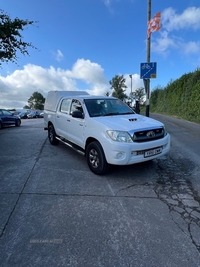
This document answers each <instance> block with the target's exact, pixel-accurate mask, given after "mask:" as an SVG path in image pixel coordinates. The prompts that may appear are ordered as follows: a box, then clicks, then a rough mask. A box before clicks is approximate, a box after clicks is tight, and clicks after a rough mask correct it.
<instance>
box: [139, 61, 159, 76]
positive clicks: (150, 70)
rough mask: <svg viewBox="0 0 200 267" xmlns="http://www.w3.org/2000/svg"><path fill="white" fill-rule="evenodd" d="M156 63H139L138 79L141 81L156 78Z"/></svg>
mask: <svg viewBox="0 0 200 267" xmlns="http://www.w3.org/2000/svg"><path fill="white" fill-rule="evenodd" d="M156 68H157V63H156V62H145V63H140V78H141V79H150V78H156Z"/></svg>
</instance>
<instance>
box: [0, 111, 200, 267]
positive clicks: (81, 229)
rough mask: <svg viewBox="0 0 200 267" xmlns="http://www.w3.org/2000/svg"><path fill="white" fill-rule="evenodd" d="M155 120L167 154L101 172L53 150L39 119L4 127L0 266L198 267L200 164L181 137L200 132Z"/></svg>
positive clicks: (1, 133)
mask: <svg viewBox="0 0 200 267" xmlns="http://www.w3.org/2000/svg"><path fill="white" fill-rule="evenodd" d="M155 116H156V117H157V118H159V119H160V120H165V121H166V122H167V124H168V125H167V126H168V130H169V132H170V133H171V138H172V148H171V152H170V153H169V155H168V156H165V157H162V158H160V159H158V160H154V161H151V162H146V163H142V164H137V165H132V166H125V167H113V168H112V171H111V172H110V173H109V174H107V175H105V176H96V175H95V174H93V173H91V171H90V170H89V168H88V167H87V163H86V160H85V158H84V157H83V156H81V155H79V154H77V153H76V152H74V151H73V150H71V149H70V148H68V147H66V146H64V145H63V144H60V145H59V146H56V147H55V146H51V145H50V144H49V142H48V140H47V132H46V131H44V130H43V119H33V120H23V121H22V125H21V127H19V128H17V127H8V128H5V129H2V130H1V131H0V214H1V216H0V266H1V267H13V266H16V267H34V266H41V267H58V266H63V267H66V266H72V267H75V266H78V267H79V266H80V267H90V266H91V267H93V266H95V267H96V266H101V267H102V266H105V267H114V266H116V267H121V266H131V267H132V266H133V267H135V266H136V267H138V266H141V267H142V266H144V267H165V266H166V267H175V266H176V267H179V266H180V267H188V266H190V267H197V266H198V267H199V266H200V197H199V196H200V194H199V192H200V190H199V188H200V181H198V176H199V168H200V167H199V165H198V164H200V161H199V160H198V159H199V158H198V157H199V156H198V155H197V156H198V157H197V159H196V157H195V155H196V150H195V151H194V150H193V148H192V147H191V148H189V147H188V146H189V143H187V142H188V141H187V140H188V139H187V138H190V139H191V140H195V142H197V144H196V146H198V145H199V144H200V142H199V141H200V135H199V133H198V130H199V128H198V125H197V124H194V129H193V126H191V125H189V128H187V127H186V126H184V127H186V128H184V132H185V133H184V134H182V132H183V131H182V128H181V126H180V125H179V124H177V123H180V122H179V121H177V122H176V121H173V120H172V121H171V120H170V118H169V117H165V116H158V115H155ZM185 124H186V123H184V124H183V125H185ZM191 129H193V130H191ZM196 131H197V132H196ZM187 133H188V134H187ZM193 134H194V137H193ZM191 135H192V136H191ZM178 136H180V138H178ZM184 138H186V139H184ZM195 138H196V139H195ZM181 143H182V144H188V145H186V146H185V149H184V146H183V145H181ZM192 146H193V145H192ZM195 149H196V148H195ZM198 151H200V150H198ZM186 152H187V153H186ZM191 155H193V156H191Z"/></svg>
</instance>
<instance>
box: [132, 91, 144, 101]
mask: <svg viewBox="0 0 200 267" xmlns="http://www.w3.org/2000/svg"><path fill="white" fill-rule="evenodd" d="M133 96H134V98H135V100H138V102H139V103H140V104H143V102H144V96H145V91H144V88H143V87H140V88H137V89H136V90H135V91H134V92H133Z"/></svg>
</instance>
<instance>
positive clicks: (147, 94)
mask: <svg viewBox="0 0 200 267" xmlns="http://www.w3.org/2000/svg"><path fill="white" fill-rule="evenodd" d="M150 19H151V0H148V10H147V23H148V21H150ZM150 53H151V34H150V35H149V36H148V37H147V62H150ZM143 82H144V88H145V91H146V116H147V117H149V105H150V79H143Z"/></svg>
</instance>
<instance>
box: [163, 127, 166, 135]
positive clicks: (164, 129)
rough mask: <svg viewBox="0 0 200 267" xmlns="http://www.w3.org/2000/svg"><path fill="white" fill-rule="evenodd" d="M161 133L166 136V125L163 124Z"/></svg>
mask: <svg viewBox="0 0 200 267" xmlns="http://www.w3.org/2000/svg"><path fill="white" fill-rule="evenodd" d="M163 134H164V136H166V135H167V129H166V127H165V126H163Z"/></svg>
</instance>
